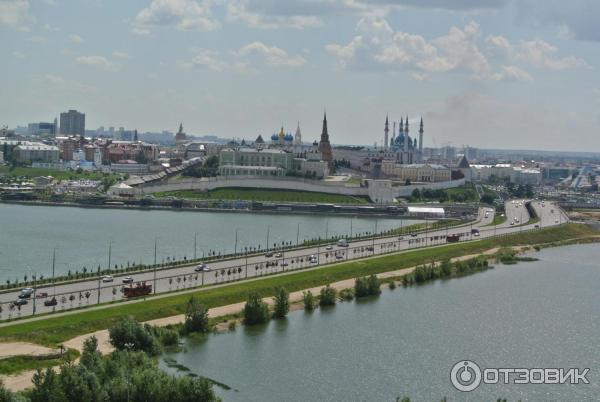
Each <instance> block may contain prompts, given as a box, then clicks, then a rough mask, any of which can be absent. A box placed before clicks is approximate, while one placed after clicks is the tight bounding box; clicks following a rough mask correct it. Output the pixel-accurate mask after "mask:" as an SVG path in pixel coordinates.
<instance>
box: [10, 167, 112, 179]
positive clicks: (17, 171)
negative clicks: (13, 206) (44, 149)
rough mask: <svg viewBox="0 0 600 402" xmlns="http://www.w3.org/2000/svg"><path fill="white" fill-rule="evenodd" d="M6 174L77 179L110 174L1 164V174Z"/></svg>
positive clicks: (100, 177)
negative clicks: (13, 166)
mask: <svg viewBox="0 0 600 402" xmlns="http://www.w3.org/2000/svg"><path fill="white" fill-rule="evenodd" d="M2 174H6V175H8V176H11V177H29V178H32V177H38V176H52V177H54V178H55V179H58V180H76V179H90V180H100V179H102V178H103V177H106V176H109V175H105V174H104V173H101V172H85V171H83V172H81V173H77V172H76V171H74V170H54V169H44V168H30V167H15V168H11V167H10V166H0V175H2Z"/></svg>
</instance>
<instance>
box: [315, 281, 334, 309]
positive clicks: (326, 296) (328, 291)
mask: <svg viewBox="0 0 600 402" xmlns="http://www.w3.org/2000/svg"><path fill="white" fill-rule="evenodd" d="M335 297H336V291H335V289H334V288H332V287H331V286H329V285H327V286H325V287H324V288H321V297H320V298H319V305H321V306H333V305H335Z"/></svg>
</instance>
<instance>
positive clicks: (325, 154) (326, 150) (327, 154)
mask: <svg viewBox="0 0 600 402" xmlns="http://www.w3.org/2000/svg"><path fill="white" fill-rule="evenodd" d="M319 152H320V153H321V158H322V159H323V160H324V161H325V162H327V165H328V166H329V169H332V168H333V152H332V151H331V144H330V143H329V132H328V131H327V113H324V114H323V131H321V141H319Z"/></svg>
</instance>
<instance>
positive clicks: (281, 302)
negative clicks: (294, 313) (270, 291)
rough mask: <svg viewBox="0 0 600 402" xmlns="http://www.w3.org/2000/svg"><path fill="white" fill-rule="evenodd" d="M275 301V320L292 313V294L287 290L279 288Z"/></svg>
mask: <svg viewBox="0 0 600 402" xmlns="http://www.w3.org/2000/svg"><path fill="white" fill-rule="evenodd" d="M273 301H274V302H275V310H274V311H273V318H284V317H285V316H286V315H287V313H288V312H289V311H290V294H289V293H288V291H287V290H285V288H278V289H277V290H276V291H275V297H274V298H273Z"/></svg>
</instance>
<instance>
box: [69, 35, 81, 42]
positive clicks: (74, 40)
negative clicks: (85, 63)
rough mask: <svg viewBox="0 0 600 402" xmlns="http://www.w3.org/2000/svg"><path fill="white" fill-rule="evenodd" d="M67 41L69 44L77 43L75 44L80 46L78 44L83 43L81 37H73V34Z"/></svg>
mask: <svg viewBox="0 0 600 402" xmlns="http://www.w3.org/2000/svg"><path fill="white" fill-rule="evenodd" d="M69 39H70V40H71V42H73V43H77V44H80V43H83V42H84V40H83V38H82V37H81V36H79V35H75V34H73V35H71V36H69Z"/></svg>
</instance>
